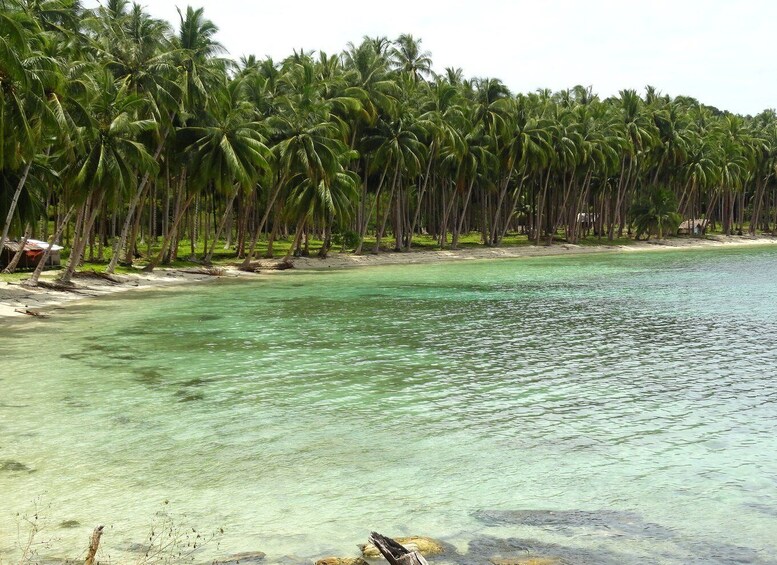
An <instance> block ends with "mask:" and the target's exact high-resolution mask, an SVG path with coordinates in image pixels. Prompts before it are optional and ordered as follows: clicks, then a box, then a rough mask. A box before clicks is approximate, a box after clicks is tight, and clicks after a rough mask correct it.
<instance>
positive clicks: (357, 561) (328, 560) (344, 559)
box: [316, 557, 368, 565]
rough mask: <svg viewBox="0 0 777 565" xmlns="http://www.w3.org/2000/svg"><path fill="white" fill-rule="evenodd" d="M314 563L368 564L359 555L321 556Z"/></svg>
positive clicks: (325, 564)
mask: <svg viewBox="0 0 777 565" xmlns="http://www.w3.org/2000/svg"><path fill="white" fill-rule="evenodd" d="M316 565H368V563H367V562H366V561H365V560H364V559H362V558H361V557H322V558H321V559H319V560H318V561H316Z"/></svg>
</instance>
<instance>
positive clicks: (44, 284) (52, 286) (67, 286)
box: [22, 281, 88, 294]
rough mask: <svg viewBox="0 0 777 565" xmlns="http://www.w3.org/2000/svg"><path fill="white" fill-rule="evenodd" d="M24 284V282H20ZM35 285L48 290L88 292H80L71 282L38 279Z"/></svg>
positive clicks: (75, 292) (76, 292)
mask: <svg viewBox="0 0 777 565" xmlns="http://www.w3.org/2000/svg"><path fill="white" fill-rule="evenodd" d="M22 285H23V286H24V283H22ZM37 286H39V287H41V288H47V289H49V290H58V291H60V292H72V293H74V294H88V293H86V292H81V291H80V290H79V289H78V288H76V286H75V285H74V284H73V283H60V282H49V281H38V284H37Z"/></svg>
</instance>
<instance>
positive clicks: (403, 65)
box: [389, 33, 432, 82]
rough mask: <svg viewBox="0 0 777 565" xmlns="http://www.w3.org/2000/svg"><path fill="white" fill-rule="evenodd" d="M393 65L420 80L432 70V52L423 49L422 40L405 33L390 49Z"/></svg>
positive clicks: (416, 80)
mask: <svg viewBox="0 0 777 565" xmlns="http://www.w3.org/2000/svg"><path fill="white" fill-rule="evenodd" d="M389 57H390V61H391V65H392V66H393V68H394V69H396V70H398V71H400V72H402V73H405V74H407V75H408V76H410V77H411V78H412V80H413V81H415V82H418V81H419V80H421V79H424V78H426V77H428V76H429V75H430V74H431V72H432V54H431V53H430V52H429V51H423V50H422V49H421V40H420V39H416V38H414V37H413V36H412V35H409V34H406V33H403V34H402V35H400V36H399V37H398V38H397V39H396V40H395V41H394V45H393V47H391V49H389Z"/></svg>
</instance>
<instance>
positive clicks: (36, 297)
mask: <svg viewBox="0 0 777 565" xmlns="http://www.w3.org/2000/svg"><path fill="white" fill-rule="evenodd" d="M775 244H777V237H773V236H758V237H755V236H752V237H751V236H748V237H737V236H733V237H709V238H705V239H689V238H686V239H677V238H675V239H670V240H663V241H653V242H642V243H639V242H633V243H631V244H629V245H621V246H615V245H612V246H608V245H598V246H580V245H569V244H567V245H556V246H553V247H535V246H521V247H500V248H480V249H477V248H467V249H457V250H443V251H429V250H426V251H416V252H412V253H384V254H380V255H377V254H376V255H373V254H369V255H354V254H352V253H334V254H332V255H329V256H328V257H326V258H323V259H322V258H310V257H299V258H295V259H294V260H293V261H291V266H290V268H291V269H294V270H295V271H309V270H313V271H316V270H331V269H349V268H355V267H369V266H379V265H424V264H430V263H440V262H448V261H464V260H485V259H520V258H531V257H548V256H567V255H577V254H588V253H618V252H626V253H628V252H637V251H666V250H714V249H732V248H740V247H752V246H770V245H775ZM279 264H280V263H279V262H278V261H277V260H263V261H258V262H256V263H254V266H253V271H252V272H246V271H244V270H240V269H239V268H238V267H239V265H237V264H233V265H229V264H226V265H222V266H220V267H218V268H217V269H215V270H213V269H208V268H202V267H197V266H195V265H193V266H192V267H186V268H180V269H160V270H159V271H157V272H156V273H144V272H142V270H140V269H138V270H137V272H135V273H131V272H125V273H123V274H122V275H120V276H115V277H111V278H104V277H101V276H99V275H98V274H96V273H95V272H91V273H90V272H86V273H84V276H83V277H82V278H81V279H80V280H78V283H77V284H76V285H73V287H72V288H70V289H56V288H51V287H36V288H29V287H26V286H24V285H23V284H22V282H7V281H6V282H2V281H0V317H24V316H33V317H37V316H40V315H43V316H49V315H51V314H52V312H53V311H54V310H55V309H56V308H57V307H61V306H64V305H66V304H68V303H71V302H74V301H81V300H87V299H90V298H96V297H100V296H106V295H111V294H115V293H119V292H125V291H128V290H143V289H146V290H150V289H160V288H167V287H171V286H177V285H182V284H184V285H186V284H194V283H198V282H205V281H208V280H212V279H213V278H214V277H227V278H242V279H243V280H251V279H255V278H256V277H259V276H268V275H274V274H279V273H282V272H286V269H283V270H277V269H278V265H279ZM260 273H261V275H260ZM23 280H24V279H21V281H23Z"/></svg>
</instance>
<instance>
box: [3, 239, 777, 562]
mask: <svg viewBox="0 0 777 565" xmlns="http://www.w3.org/2000/svg"><path fill="white" fill-rule="evenodd" d="M776 281H777V252H775V251H774V250H768V249H756V250H743V251H740V250H737V251H714V252H709V251H708V252H658V253H631V254H622V255H596V256H577V257H564V258H533V259H526V260H502V261H477V262H476V261H472V262H462V263H448V264H438V265H429V266H402V267H400V266H392V267H376V268H370V269H361V270H353V271H339V272H326V273H284V274H281V275H277V276H268V277H267V278H265V279H262V280H259V281H255V282H247V281H237V282H235V281H226V280H223V281H214V282H213V283H212V284H203V285H200V286H196V287H188V288H185V289H183V288H180V289H176V290H167V291H161V292H137V293H129V294H127V295H124V296H120V297H115V298H108V299H100V300H95V301H90V302H87V303H83V304H81V305H79V306H74V307H68V308H67V309H66V310H60V311H57V312H56V313H55V316H53V317H52V318H51V319H49V320H45V321H35V320H32V321H30V320H24V321H22V322H13V323H11V322H8V321H3V322H2V326H1V327H0V555H2V554H5V555H6V561H8V560H12V559H13V555H14V552H15V551H16V549H15V548H16V546H17V541H18V540H17V536H18V534H17V518H16V517H15V515H16V514H17V513H21V514H27V515H30V513H31V512H33V511H34V510H35V508H36V507H37V508H38V509H39V511H40V513H39V515H40V517H41V519H42V520H43V521H44V522H45V524H46V525H47V529H46V530H45V531H44V532H43V534H42V536H43V538H42V539H44V538H45V539H48V540H51V543H50V544H49V547H42V548H40V549H39V552H40V553H41V554H44V555H54V556H74V557H75V556H78V555H79V554H82V553H83V550H84V548H85V546H86V540H87V538H88V536H89V533H90V532H91V528H92V527H93V526H94V525H95V524H97V523H104V524H107V525H109V529H108V530H107V533H106V535H105V536H104V541H103V546H104V549H105V551H106V553H107V554H110V555H111V556H112V558H113V560H114V562H116V561H117V560H118V562H122V561H124V560H129V558H127V555H128V554H125V553H123V552H124V551H128V550H130V551H131V550H137V549H138V547H139V546H138V545H137V544H138V543H141V544H142V542H143V539H144V537H145V536H146V534H147V532H148V529H149V527H150V525H151V524H152V522H153V521H154V515H155V514H156V513H158V512H160V511H161V510H164V511H166V512H169V513H171V514H173V515H174V516H175V520H176V522H177V523H178V524H182V525H183V526H195V527H197V528H198V529H199V530H200V531H202V532H212V531H215V530H217V529H218V528H223V529H224V534H223V535H221V536H220V546H219V547H216V545H215V542H213V543H212V544H210V545H209V546H208V547H206V548H205V550H204V551H203V552H202V554H200V555H199V556H198V557H197V559H201V560H207V559H208V558H212V557H214V556H218V555H222V556H223V555H228V554H230V553H233V552H239V551H258V550H261V551H264V552H266V553H267V554H268V561H269V562H275V561H284V562H287V563H293V562H301V561H304V560H306V559H309V558H313V557H316V556H321V555H325V554H341V555H351V554H354V550H355V544H356V543H359V542H362V541H363V540H364V539H365V538H366V535H367V533H368V532H369V530H370V529H371V528H375V529H378V530H379V531H381V532H384V533H387V534H392V535H401V534H419V535H429V536H433V537H436V538H439V539H441V540H443V541H445V542H447V543H449V544H451V545H452V546H453V547H454V548H455V550H456V551H457V552H458V553H459V555H452V556H449V557H448V558H447V560H448V561H451V562H458V563H483V562H486V561H487V559H488V558H489V557H493V556H497V555H502V556H510V555H514V554H524V555H526V554H544V555H557V556H562V557H565V558H566V559H567V560H569V561H570V562H572V563H635V564H636V563H647V562H650V563H777V431H776V430H777V282H776ZM165 501H169V502H168V504H165V503H164V502H165ZM540 510H554V511H558V513H554V514H548V513H545V512H537V511H540ZM562 511H563V512H562ZM157 520H158V519H157ZM66 521H75V522H77V523H78V524H77V525H76V524H74V523H72V522H71V523H70V524H65V525H69V526H76V527H70V528H65V527H63V523H64V522H66ZM133 544H135V545H133ZM522 548H526V549H525V550H524V549H522ZM521 552H523V553H521ZM122 556H124V557H122Z"/></svg>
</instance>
